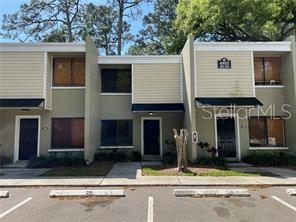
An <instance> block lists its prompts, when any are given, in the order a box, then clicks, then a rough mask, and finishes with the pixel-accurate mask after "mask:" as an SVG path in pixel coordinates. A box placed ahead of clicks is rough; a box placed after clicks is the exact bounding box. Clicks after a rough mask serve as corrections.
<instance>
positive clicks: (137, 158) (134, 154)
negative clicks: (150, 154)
mask: <svg viewBox="0 0 296 222" xmlns="http://www.w3.org/2000/svg"><path fill="white" fill-rule="evenodd" d="M130 160H131V161H141V160H142V155H141V153H140V152H138V151H132V152H131V154H130Z"/></svg>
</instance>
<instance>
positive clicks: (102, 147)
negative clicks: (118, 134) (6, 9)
mask: <svg viewBox="0 0 296 222" xmlns="http://www.w3.org/2000/svg"><path fill="white" fill-rule="evenodd" d="M121 148H122V149H133V148H134V146H100V149H121Z"/></svg>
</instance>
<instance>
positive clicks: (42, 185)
mask: <svg viewBox="0 0 296 222" xmlns="http://www.w3.org/2000/svg"><path fill="white" fill-rule="evenodd" d="M170 186H171V187H173V186H174V187H295V186H296V183H295V184H294V183H292V184H285V183H282V184H268V183H260V184H259V183H258V184H249V183H246V184H244V183H238V184H235V183H233V184H229V183H217V184H211V183H210V184H207V183H204V184H199V183H197V184H192V183H190V184H179V183H177V184H171V183H168V184H165V183H163V184H149V183H147V184H138V183H131V184H126V183H124V184H101V185H100V184H12V185H7V184H6V185H0V188H24V187H170Z"/></svg>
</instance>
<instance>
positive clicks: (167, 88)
mask: <svg viewBox="0 0 296 222" xmlns="http://www.w3.org/2000/svg"><path fill="white" fill-rule="evenodd" d="M180 72H181V68H180V64H134V65H133V86H132V87H133V103H180V102H181V80H180Z"/></svg>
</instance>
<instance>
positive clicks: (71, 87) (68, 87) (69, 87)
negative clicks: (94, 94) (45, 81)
mask: <svg viewBox="0 0 296 222" xmlns="http://www.w3.org/2000/svg"><path fill="white" fill-rule="evenodd" d="M51 89H85V86H52V87H51Z"/></svg>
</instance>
